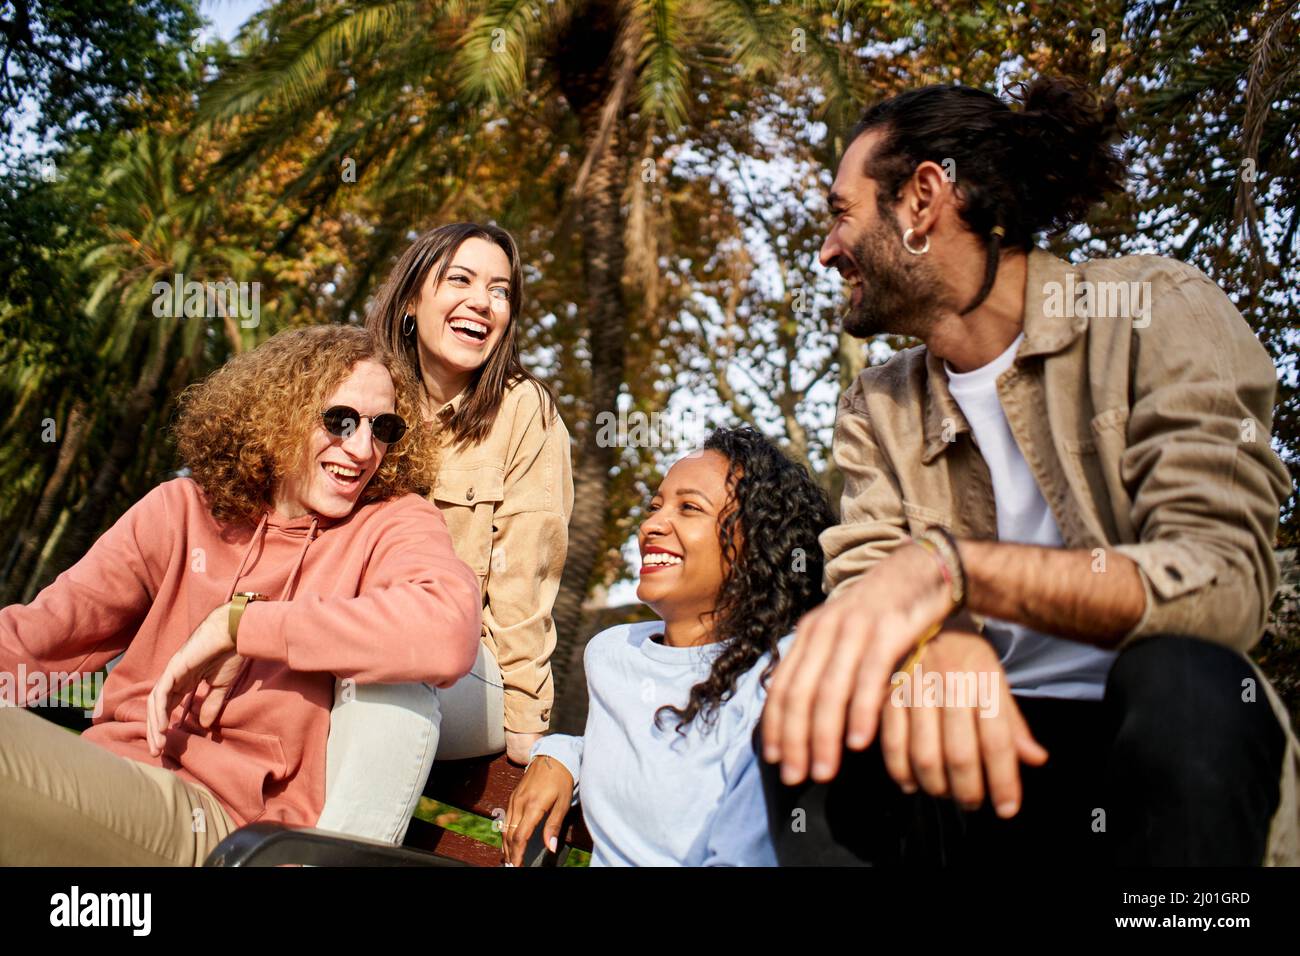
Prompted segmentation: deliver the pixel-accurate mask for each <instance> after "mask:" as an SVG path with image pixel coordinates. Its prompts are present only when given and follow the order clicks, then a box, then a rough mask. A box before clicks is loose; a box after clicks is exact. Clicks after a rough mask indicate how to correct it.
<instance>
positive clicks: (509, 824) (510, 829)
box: [501, 755, 573, 866]
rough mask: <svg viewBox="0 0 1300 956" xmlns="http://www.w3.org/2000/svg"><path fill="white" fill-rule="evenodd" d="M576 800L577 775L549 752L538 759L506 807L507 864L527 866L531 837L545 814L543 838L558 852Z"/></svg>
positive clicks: (503, 846) (503, 836) (504, 842)
mask: <svg viewBox="0 0 1300 956" xmlns="http://www.w3.org/2000/svg"><path fill="white" fill-rule="evenodd" d="M572 803H573V777H572V776H571V775H570V774H569V771H568V770H566V769H565V767H564V764H562V763H560V762H559V761H558V760H556V759H554V758H552V757H547V756H545V755H542V756H540V757H538V758H537V759H536V760H534V761H533V762H532V763H531V764H530V765H529V766H528V769H527V770H526V771H524V779H522V780H520V781H519V786H517V787H515V790H514V792H513V793H512V794H510V803H509V805H508V806H507V807H506V823H505V829H504V830H503V831H502V832H501V855H502V857H504V859H505V862H506V865H507V866H523V864H524V849H525V848H526V847H527V846H528V838H529V837H531V836H532V835H533V830H535V829H537V824H538V823H539V822H540V821H541V819H542V818H543V817H545V818H546V828H545V829H544V830H543V831H542V836H543V842H544V843H545V844H546V846H547V847H548V848H549V849H550V851H551V852H552V853H554V852H555V850H556V847H557V846H558V842H557V841H558V839H559V836H560V827H561V826H563V825H564V816H565V814H566V813H568V812H569V805H570V804H572Z"/></svg>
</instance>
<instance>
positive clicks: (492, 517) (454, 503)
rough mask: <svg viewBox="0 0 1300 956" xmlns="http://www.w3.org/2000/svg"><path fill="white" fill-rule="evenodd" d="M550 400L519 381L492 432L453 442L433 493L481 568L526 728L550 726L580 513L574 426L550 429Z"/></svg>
mask: <svg viewBox="0 0 1300 956" xmlns="http://www.w3.org/2000/svg"><path fill="white" fill-rule="evenodd" d="M461 398H462V396H460V395H458V396H456V397H455V398H454V399H452V400H451V401H450V402H448V403H447V404H446V405H444V406H443V407H442V408H441V409H440V410H439V413H438V414H439V417H440V418H442V419H444V420H445V419H446V418H447V417H449V416H450V415H451V414H452V413H453V411H454V410H455V409H457V408H459V406H460V402H461ZM543 408H544V406H543V404H542V398H541V395H540V394H539V392H538V390H537V388H536V387H535V386H534V385H532V384H530V383H520V384H516V385H515V386H514V387H512V388H511V389H510V390H509V391H508V392H507V393H506V395H505V398H504V399H503V400H502V403H501V409H500V412H499V413H498V414H497V418H496V421H495V422H494V423H493V425H492V430H491V431H490V432H489V433H488V436H487V438H485V439H484V440H483V441H482V442H481V443H479V444H477V445H468V446H466V445H452V444H450V443H448V444H447V445H446V446H445V447H444V448H443V452H442V459H441V462H440V464H439V468H438V480H437V483H436V484H435V486H434V490H433V494H432V496H431V497H432V498H433V501H434V503H435V504H437V506H438V507H439V508H440V509H441V510H442V513H443V516H444V517H445V518H446V519H447V527H448V529H449V530H450V531H451V540H452V544H453V546H454V547H455V549H456V554H457V556H458V557H459V558H460V559H461V560H462V561H464V562H465V563H466V564H468V565H469V566H470V567H471V568H472V569H473V570H474V573H475V574H477V575H478V579H479V586H480V587H481V589H482V592H483V643H484V644H485V645H487V648H488V650H490V651H491V652H492V654H493V656H495V658H496V661H497V664H498V665H499V666H500V668H501V680H502V683H503V684H504V686H505V725H506V729H507V730H511V731H514V732H516V733H540V732H542V731H544V730H546V729H547V728H548V727H549V726H550V719H551V707H552V706H553V704H554V702H555V688H554V685H553V683H552V681H551V665H550V658H551V653H552V652H553V651H554V650H555V622H554V621H553V620H552V618H551V608H552V606H553V605H554V603H555V595H556V594H557V593H558V591H559V589H560V575H561V573H562V572H563V570H564V558H565V554H566V553H567V551H568V547H569V515H570V514H572V512H573V472H572V465H571V462H570V449H569V432H568V429H566V428H565V427H564V422H563V421H561V420H560V418H559V416H556V417H554V418H553V419H552V420H551V421H550V423H549V424H548V425H546V427H543V424H542V412H543Z"/></svg>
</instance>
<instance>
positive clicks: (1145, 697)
mask: <svg viewBox="0 0 1300 956" xmlns="http://www.w3.org/2000/svg"><path fill="white" fill-rule="evenodd" d="M1247 681H1248V682H1249V683H1246V682H1247ZM1257 684H1258V678H1257V677H1256V674H1255V671H1254V670H1253V669H1252V668H1251V667H1250V665H1249V663H1248V662H1247V661H1246V659H1245V658H1244V657H1242V656H1241V655H1240V654H1237V653H1235V652H1233V651H1230V650H1228V649H1226V648H1224V647H1221V646H1219V645H1217V644H1211V643H1208V642H1206V641H1200V640H1193V639H1190V638H1182V637H1158V638H1149V639H1146V640H1142V641H1139V642H1136V643H1134V644H1133V645H1131V646H1130V647H1128V648H1126V649H1125V650H1124V651H1123V652H1122V653H1121V654H1120V655H1119V656H1118V657H1117V658H1116V660H1115V663H1114V665H1113V666H1112V668H1111V672H1110V676H1109V678H1108V679H1107V682H1106V693H1105V697H1104V699H1103V700H1101V701H1074V700H1055V699H1044V698H1028V697H1017V698H1016V703H1017V704H1018V705H1019V707H1020V710H1021V712H1022V713H1023V714H1024V716H1025V719H1026V721H1028V723H1029V727H1030V729H1031V730H1032V732H1033V734H1034V737H1035V738H1036V739H1037V740H1038V742H1039V743H1041V744H1042V745H1043V746H1044V747H1045V748H1046V749H1047V751H1048V753H1049V755H1050V756H1049V759H1048V761H1047V763H1046V764H1045V765H1044V766H1042V767H1029V766H1026V765H1024V764H1021V766H1020V775H1021V783H1022V786H1023V788H1024V793H1023V799H1022V800H1021V810H1020V812H1019V813H1018V814H1017V815H1016V816H1015V817H1013V818H1012V819H1010V820H1001V819H999V818H998V817H997V815H996V814H995V813H994V812H993V809H992V807H991V805H990V802H989V800H988V799H987V796H986V799H985V801H984V805H983V806H982V807H981V808H980V809H979V810H977V811H974V812H970V813H967V812H963V811H961V810H959V809H958V808H957V806H956V804H954V803H953V801H951V800H947V799H936V798H933V797H930V796H928V795H926V794H925V793H924V792H919V793H917V794H913V795H911V796H909V795H907V794H904V793H903V792H902V791H901V790H900V789H899V788H898V785H897V784H896V783H894V781H893V780H892V778H890V776H889V775H888V773H887V772H886V771H885V767H884V762H883V760H882V759H881V754H880V745H879V741H877V742H875V743H873V744H872V746H871V747H869V748H868V749H867V750H864V751H861V752H854V751H849V750H846V751H845V752H844V755H843V758H844V759H843V763H842V766H841V769H840V772H839V774H838V775H837V776H836V778H835V779H834V780H832V781H831V782H829V783H824V784H822V783H813V782H811V781H805V782H804V783H803V784H800V785H798V786H794V787H787V786H784V785H783V784H782V783H781V781H780V766H779V765H773V764H767V763H765V762H762V758H761V756H760V758H759V759H760V763H761V764H762V767H763V788H764V793H765V796H766V798H767V808H768V824H769V827H770V829H771V832H772V839H773V841H774V842H775V844H776V853H777V858H778V859H779V860H780V862H781V864H782V865H783V866H807V865H864V864H865V865H880V866H900V865H901V866H936V865H940V866H942V865H957V866H960V865H968V864H978V865H987V864H989V863H994V864H999V865H1000V864H1023V863H1032V862H1043V863H1051V864H1054V865H1060V864H1062V863H1075V864H1079V863H1082V864H1089V863H1091V864H1103V865H1110V864H1119V865H1192V866H1200V865H1218V866H1238V865H1257V864H1259V863H1260V862H1261V861H1262V860H1263V856H1264V850H1265V846H1266V843H1267V840H1268V831H1269V825H1270V823H1271V821H1272V817H1273V814H1274V813H1275V812H1276V810H1277V806H1278V801H1279V799H1280V791H1279V781H1280V778H1281V768H1282V757H1283V754H1284V752H1285V744H1286V737H1285V734H1284V733H1283V730H1282V728H1281V726H1279V724H1278V722H1277V719H1276V718H1275V717H1274V715H1273V711H1272V709H1271V708H1270V707H1269V703H1268V699H1267V697H1266V696H1265V695H1264V692H1263V688H1260V687H1258V686H1256V685H1257ZM1252 688H1253V691H1254V692H1253V694H1252V693H1250V689H1252ZM1243 698H1246V699H1243ZM1252 698H1253V699H1252ZM760 732H761V730H760V731H756V732H755V735H754V745H755V750H756V752H758V753H760V754H761V739H760Z"/></svg>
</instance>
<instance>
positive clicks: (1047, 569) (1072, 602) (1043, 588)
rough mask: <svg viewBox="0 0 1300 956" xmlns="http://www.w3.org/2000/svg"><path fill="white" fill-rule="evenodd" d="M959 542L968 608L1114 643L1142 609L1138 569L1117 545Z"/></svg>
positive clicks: (1038, 627) (1089, 640)
mask: <svg viewBox="0 0 1300 956" xmlns="http://www.w3.org/2000/svg"><path fill="white" fill-rule="evenodd" d="M958 546H959V550H960V551H961V560H962V564H963V565H965V567H966V586H967V591H968V593H967V598H966V606H967V607H968V608H969V609H970V610H971V611H973V612H974V613H976V614H980V615H983V616H984V617H993V618H998V619H999V620H1003V621H1013V622H1015V623H1017V624H1023V625H1024V626H1026V627H1029V628H1032V629H1034V630H1035V631H1041V632H1042V633H1044V634H1051V635H1054V636H1056V637H1065V638H1069V639H1071V640H1076V641H1080V642H1083V643H1085V644H1094V645H1096V646H1098V647H1113V646H1114V645H1116V644H1117V643H1119V641H1120V639H1121V638H1122V637H1123V636H1124V635H1125V634H1127V633H1128V632H1129V631H1130V630H1132V628H1133V626H1134V625H1135V624H1137V623H1138V621H1140V620H1141V619H1142V613H1143V611H1144V610H1145V609H1146V590H1145V589H1144V588H1143V586H1142V576H1141V572H1139V571H1138V568H1137V565H1136V564H1135V563H1133V561H1132V560H1131V559H1129V558H1128V557H1126V556H1124V555H1122V554H1119V553H1117V552H1115V551H1109V550H1107V551H1100V550H1099V551H1096V552H1094V551H1083V550H1065V549H1062V548H1042V547H1037V546H1035V545H1026V544H1009V543H1006V542H996V541H966V540H962V541H960V542H959V544H958Z"/></svg>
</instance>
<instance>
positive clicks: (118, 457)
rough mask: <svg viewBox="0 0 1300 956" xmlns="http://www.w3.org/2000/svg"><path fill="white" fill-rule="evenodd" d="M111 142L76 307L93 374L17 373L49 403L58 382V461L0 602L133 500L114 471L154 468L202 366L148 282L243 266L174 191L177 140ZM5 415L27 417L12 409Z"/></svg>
mask: <svg viewBox="0 0 1300 956" xmlns="http://www.w3.org/2000/svg"><path fill="white" fill-rule="evenodd" d="M122 147H124V148H123V149H122V153H121V155H119V156H118V158H117V159H116V161H115V162H114V164H113V165H112V166H111V167H110V168H109V170H108V171H107V173H106V175H105V180H104V186H105V189H104V194H103V198H102V203H101V206H100V209H99V211H98V215H99V216H101V217H102V222H103V224H102V230H103V239H104V240H105V241H101V242H99V243H98V244H96V245H95V246H93V247H92V248H90V249H89V250H88V251H86V252H85V255H84V257H83V258H82V261H81V263H80V266H81V269H82V271H83V273H84V274H85V275H87V276H92V277H93V279H94V281H93V284H92V285H91V286H90V287H89V293H88V295H87V297H86V299H85V301H84V302H83V303H82V304H81V306H80V308H79V309H78V310H77V311H78V312H79V313H80V318H81V321H80V323H79V325H78V330H79V332H80V334H82V335H83V336H85V339H86V343H88V345H87V348H88V351H89V353H90V361H88V362H86V363H84V370H85V371H88V372H89V373H90V375H91V376H92V380H91V381H90V382H89V383H82V384H81V387H80V388H77V389H75V390H74V389H72V387H71V383H68V382H63V383H60V382H58V381H57V380H51V376H49V375H48V374H44V372H47V371H48V369H46V370H42V369H40V368H39V367H38V368H37V369H35V370H33V369H30V368H29V369H27V370H25V371H20V372H19V373H18V374H21V375H25V376H26V377H28V379H29V382H28V384H27V385H26V386H25V389H24V394H28V393H30V394H37V393H39V394H41V395H42V397H43V399H44V400H45V401H46V402H50V401H51V400H52V399H54V395H55V394H57V389H58V388H59V387H62V388H63V389H64V390H65V394H66V395H67V397H66V398H64V399H54V400H55V404H56V405H57V406H58V407H61V408H65V409H66V413H65V416H64V421H63V423H62V428H61V438H60V440H59V442H58V453H57V456H56V458H55V460H54V462H53V466H52V468H50V470H49V473H48V475H47V476H46V477H45V479H44V481H43V483H42V485H41V488H40V492H39V494H38V495H37V496H36V500H35V504H34V506H32V507H31V509H30V512H29V517H28V518H27V520H26V521H23V522H21V524H20V525H19V530H18V533H17V535H16V538H15V540H14V541H13V542H12V543H11V545H10V560H9V562H8V567H7V572H6V574H5V583H4V594H3V600H4V602H5V603H9V602H11V601H16V600H23V601H27V600H30V599H31V598H32V597H34V596H35V594H36V592H37V591H38V590H39V589H40V588H41V587H42V586H44V584H46V583H47V582H48V579H49V578H50V577H51V576H52V574H51V572H52V571H57V570H59V569H61V568H63V567H65V566H67V564H70V563H71V562H72V561H75V560H76V559H77V558H78V557H80V556H81V555H82V554H83V553H84V552H85V551H86V549H87V548H88V547H89V546H90V544H91V542H93V541H94V539H95V538H96V537H97V536H98V535H99V533H100V532H101V531H102V530H103V527H104V526H105V525H106V524H107V523H108V522H109V521H111V519H112V515H111V511H112V509H114V507H115V506H116V505H117V503H118V502H119V501H120V500H122V499H123V498H126V499H130V498H131V497H133V495H132V494H130V493H129V492H130V489H124V487H123V477H124V475H125V474H127V473H128V472H129V471H132V470H133V469H134V470H143V469H145V468H147V467H148V466H149V465H150V464H151V463H156V460H157V455H158V454H159V452H160V451H161V446H162V445H163V444H165V442H162V441H160V438H159V433H160V432H161V430H162V425H163V424H165V421H166V411H167V409H168V407H169V404H170V396H171V395H172V394H173V393H174V391H175V390H176V388H177V387H178V386H183V385H185V384H187V383H188V381H189V380H190V379H191V378H192V377H193V375H194V374H195V373H196V372H197V371H198V370H199V369H200V368H201V367H202V366H203V353H204V349H205V347H206V346H207V344H208V342H207V338H208V337H207V336H206V335H205V332H206V330H207V324H206V323H205V322H204V321H203V319H200V318H189V319H187V318H184V317H183V316H176V315H170V314H169V315H165V316H158V315H156V314H155V310H154V308H153V300H154V298H155V293H154V286H155V283H157V282H159V281H166V282H169V283H170V282H171V281H172V280H173V278H174V276H175V275H176V274H178V273H180V274H183V275H184V276H185V277H186V278H187V279H196V280H201V279H203V278H204V277H205V276H206V275H208V274H210V273H215V272H217V271H218V267H224V268H222V269H221V270H220V271H221V272H222V274H230V273H231V272H232V271H233V272H240V271H243V270H246V269H247V268H248V265H249V262H248V257H247V255H246V254H245V253H243V252H242V251H240V250H238V249H235V248H224V247H219V246H213V245H210V244H205V243H204V242H203V240H202V237H204V236H205V235H208V234H210V232H211V230H210V228H209V222H208V219H209V217H210V216H211V215H212V206H211V204H210V202H209V201H208V200H206V199H203V198H201V197H199V196H196V195H195V194H193V193H187V192H186V191H185V190H184V188H183V185H182V165H183V158H182V156H181V155H180V152H181V150H180V143H179V141H178V140H176V139H175V138H170V137H168V136H166V135H159V134H157V133H153V132H150V131H148V130H142V131H140V132H137V133H134V134H130V135H129V136H127V137H125V138H124V140H123V142H122ZM122 147H120V148H122ZM168 372H170V373H171V374H170V375H168V374H167V373H168ZM164 385H166V386H167V387H163V386H164ZM52 389H53V391H54V394H52ZM15 414H16V415H20V416H21V415H29V414H30V412H26V411H24V409H23V408H22V407H21V406H20V407H19V408H18V409H16V410H15ZM11 434H14V435H15V440H22V441H27V442H30V440H31V439H30V435H31V434H32V431H31V429H30V428H28V429H25V430H24V432H23V433H22V437H21V439H19V438H18V433H16V432H15V433H11ZM74 519H75V520H74Z"/></svg>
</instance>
